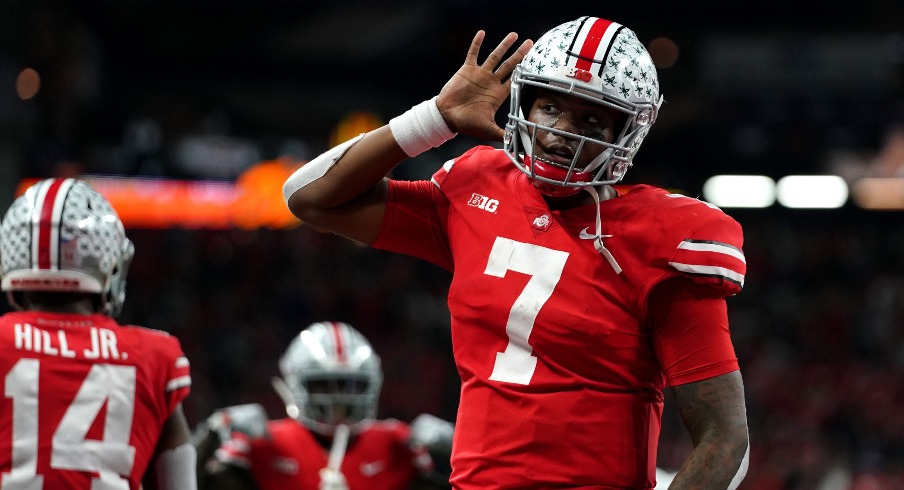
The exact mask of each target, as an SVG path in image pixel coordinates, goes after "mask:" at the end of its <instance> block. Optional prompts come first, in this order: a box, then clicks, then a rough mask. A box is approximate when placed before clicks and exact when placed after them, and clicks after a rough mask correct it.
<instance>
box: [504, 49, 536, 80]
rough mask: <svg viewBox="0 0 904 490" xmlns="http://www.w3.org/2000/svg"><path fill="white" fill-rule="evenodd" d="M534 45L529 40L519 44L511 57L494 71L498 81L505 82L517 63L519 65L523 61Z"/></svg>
mask: <svg viewBox="0 0 904 490" xmlns="http://www.w3.org/2000/svg"><path fill="white" fill-rule="evenodd" d="M533 45H534V43H533V41H531V40H530V39H527V40H525V41H524V42H523V43H521V46H519V47H518V49H517V50H516V51H515V52H514V53H513V54H512V55H511V56H509V58H508V59H507V60H505V62H503V63H502V64H501V65H499V68H497V69H496V75H497V76H498V77H499V79H500V80H507V79H508V77H509V75H511V74H512V72H513V71H515V67H516V66H517V65H518V63H521V60H523V59H524V56H526V55H527V53H528V52H529V51H530V48H531V47H533Z"/></svg>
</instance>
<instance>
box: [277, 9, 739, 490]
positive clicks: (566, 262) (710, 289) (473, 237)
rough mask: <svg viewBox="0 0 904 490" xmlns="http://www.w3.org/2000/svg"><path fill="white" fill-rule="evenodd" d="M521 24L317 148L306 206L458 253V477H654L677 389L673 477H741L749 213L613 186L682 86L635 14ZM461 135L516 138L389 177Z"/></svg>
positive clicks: (549, 483)
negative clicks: (537, 28)
mask: <svg viewBox="0 0 904 490" xmlns="http://www.w3.org/2000/svg"><path fill="white" fill-rule="evenodd" d="M517 37H518V36H517V34H515V33H510V34H508V35H507V36H506V37H505V38H504V39H503V40H502V41H501V42H500V43H499V44H498V45H497V47H496V48H495V49H493V50H492V51H491V52H490V53H489V55H488V56H487V57H486V59H485V60H484V61H482V62H480V61H479V60H478V55H479V50H480V48H481V45H482V43H483V41H484V38H485V33H484V32H483V31H478V32H477V34H476V35H475V37H474V39H473V41H472V43H471V47H470V49H469V50H468V53H467V55H466V57H465V62H464V64H463V65H462V66H461V68H459V70H458V71H457V72H456V73H455V74H454V75H453V76H452V78H451V79H450V80H449V81H448V82H447V83H446V85H445V86H444V87H443V88H442V90H440V92H439V94H438V95H437V96H436V97H434V98H432V99H430V100H427V101H425V102H423V103H421V104H418V105H415V106H414V107H413V108H412V109H411V110H409V111H408V112H406V113H404V114H402V115H401V116H398V117H395V118H393V119H392V120H390V122H389V124H388V125H386V126H383V127H381V128H378V129H376V130H374V131H371V132H368V133H366V134H363V135H360V136H358V137H356V138H353V139H351V140H349V141H348V142H346V143H343V144H341V145H338V146H336V147H334V148H332V149H330V150H328V151H327V152H325V153H323V154H322V155H320V156H318V157H316V158H314V159H313V160H311V161H310V162H309V163H308V164H306V165H305V166H304V167H302V168H301V169H299V170H298V171H296V172H295V173H294V174H293V175H292V176H291V177H290V178H289V179H288V180H287V181H286V183H285V185H284V187H283V193H284V197H285V199H286V201H287V204H288V206H289V207H290V209H291V210H292V211H293V213H294V214H295V215H296V216H298V217H299V218H300V219H301V220H302V221H303V222H306V223H309V224H310V225H312V226H313V227H316V228H319V229H323V230H327V231H331V232H334V233H337V234H341V235H344V236H346V237H348V238H351V239H353V240H355V241H357V242H362V243H366V244H370V245H371V246H373V247H376V248H379V249H386V250H391V251H395V252H400V253H405V254H409V255H413V256H416V257H420V258H422V259H425V260H428V261H430V262H433V263H434V264H437V265H439V266H441V267H444V268H446V269H448V270H450V271H452V273H453V276H452V283H451V285H450V289H449V298H448V305H449V310H450V312H451V316H452V318H451V325H452V339H453V346H454V348H453V349H454V357H455V362H456V364H457V367H458V371H459V373H460V375H461V380H462V387H461V398H460V405H459V408H458V417H457V421H456V427H455V443H454V445H453V453H452V483H453V485H454V486H455V487H456V488H459V489H481V490H483V489H488V488H537V489H540V488H601V489H602V488H631V489H652V488H654V487H655V485H656V482H655V479H656V476H655V475H656V451H657V442H658V437H659V432H660V426H661V416H662V410H663V393H662V390H663V389H665V388H666V387H671V389H672V390H673V392H674V394H675V400H676V402H677V403H676V405H677V408H678V410H679V411H680V414H681V417H682V419H683V421H684V424H685V425H686V427H687V429H688V431H689V432H690V436H691V440H692V442H693V445H694V449H693V452H692V453H691V454H690V455H689V458H688V459H687V461H686V462H685V463H684V465H683V467H682V468H681V470H680V471H679V472H678V474H677V475H676V476H675V479H674V481H673V482H672V485H671V488H673V489H677V488H690V486H692V485H698V486H695V487H694V488H710V489H715V488H723V489H724V488H728V489H734V488H736V487H737V486H738V485H739V483H740V482H741V480H742V479H743V477H744V475H745V474H746V469H747V460H748V434H747V417H746V409H745V402H744V392H743V384H742V379H741V374H740V371H739V367H738V360H737V358H736V356H735V353H734V348H733V345H732V343H731V338H730V335H729V328H728V314H727V306H726V297H729V296H732V295H734V294H737V293H738V292H740V290H741V288H742V286H743V284H744V274H745V272H746V263H745V259H744V255H743V252H742V248H741V247H742V241H743V237H742V229H741V227H740V225H739V224H738V223H737V222H736V221H735V220H734V219H732V218H731V217H729V216H728V215H726V214H725V213H724V212H722V211H721V210H719V209H717V208H716V207H714V206H711V205H709V204H707V203H705V202H701V201H699V200H697V199H693V198H690V197H685V196H683V195H677V194H673V193H669V192H668V191H666V190H663V189H660V188H656V187H652V186H648V185H633V186H620V187H619V188H616V187H615V184H617V183H619V182H620V181H621V180H622V178H623V177H624V176H625V173H626V172H627V171H628V169H629V168H630V167H631V166H632V165H633V161H634V157H635V155H636V153H637V151H638V149H639V147H640V145H641V143H642V141H643V140H644V138H645V137H646V136H647V133H648V132H649V130H650V128H651V126H652V125H653V123H654V122H655V121H656V118H657V115H658V112H659V109H660V107H661V104H662V100H663V99H662V97H661V96H660V90H659V83H658V79H657V74H656V69H655V67H654V65H653V62H652V60H651V58H650V55H649V54H648V52H647V50H646V48H645V47H644V45H643V44H642V43H641V42H640V40H639V39H638V38H637V36H636V35H635V33H634V32H633V31H632V30H631V29H629V28H627V27H626V26H623V25H621V24H619V23H617V22H612V21H609V20H606V19H602V18H596V17H581V18H578V19H576V20H573V21H569V22H566V23H564V24H561V25H559V26H556V27H555V28H553V29H551V30H549V31H548V32H546V33H545V34H543V35H542V36H541V37H540V38H539V39H538V40H537V42H536V43H532V42H531V41H530V40H527V41H524V42H523V43H521V44H520V45H519V47H517V48H515V49H514V51H513V52H512V53H511V54H509V55H507V54H506V53H507V52H509V50H510V49H511V48H512V47H513V46H514V44H515V42H516V40H517ZM506 98H508V99H509V100H510V104H509V113H508V122H507V124H506V126H505V128H504V129H503V128H500V127H498V126H497V124H496V122H495V119H494V118H495V114H496V112H497V110H498V109H499V108H500V106H501V105H502V103H503V101H504V100H506ZM457 133H464V134H467V135H469V136H472V137H476V138H481V139H484V140H493V141H499V142H501V143H502V145H501V146H502V148H497V147H493V146H476V147H474V148H472V149H470V150H469V151H467V152H465V153H464V154H462V155H461V156H459V157H457V158H454V159H452V160H450V161H448V162H446V163H445V164H444V165H443V166H442V168H440V169H439V170H437V171H436V173H435V174H434V175H433V178H432V179H431V180H429V181H398V180H393V179H390V178H385V177H384V176H386V175H388V174H389V173H390V171H391V170H392V169H393V168H394V167H395V166H396V165H397V164H398V163H400V162H402V161H403V160H405V159H406V158H410V157H414V156H416V155H419V154H421V153H422V152H424V151H427V150H429V149H430V148H434V147H437V146H439V145H441V144H443V143H444V142H445V141H448V140H449V139H451V138H453V137H454V136H455V135H456V134H457Z"/></svg>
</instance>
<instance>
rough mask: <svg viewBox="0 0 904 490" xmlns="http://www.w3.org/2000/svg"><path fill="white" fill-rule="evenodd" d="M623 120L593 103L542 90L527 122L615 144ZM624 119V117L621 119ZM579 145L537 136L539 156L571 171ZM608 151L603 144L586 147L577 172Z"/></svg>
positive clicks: (542, 134) (549, 135)
mask: <svg viewBox="0 0 904 490" xmlns="http://www.w3.org/2000/svg"><path fill="white" fill-rule="evenodd" d="M620 116H622V115H621V114H620V113H619V112H618V111H616V110H614V109H610V108H608V107H604V106H601V105H599V104H594V103H593V102H591V101H588V100H586V99H582V98H580V97H574V96H570V95H563V94H559V93H556V92H551V91H546V90H540V91H539V92H538V96H537V99H536V100H535V101H534V103H533V105H532V106H531V110H530V114H529V115H528V120H530V121H531V122H534V123H537V124H539V125H542V126H548V127H551V128H554V129H558V130H561V131H567V132H569V133H574V134H578V135H580V136H585V137H588V138H593V139H596V140H602V141H605V142H607V143H612V142H613V141H614V139H615V125H616V122H617V121H618V120H619V118H620ZM622 117H623V116H622ZM578 144H579V141H578V140H576V139H574V138H567V137H564V136H562V135H559V134H556V133H553V132H551V131H543V130H539V131H538V132H537V147H536V148H534V151H535V153H536V156H539V157H540V158H542V159H544V160H548V161H550V162H552V163H555V164H557V165H560V166H564V167H568V166H569V165H571V161H572V159H573V158H574V154H575V152H576V151H577V148H578ZM604 149H605V148H604V147H603V146H602V145H600V144H595V143H591V142H587V143H584V147H583V148H582V149H581V155H580V157H579V158H578V165H577V167H578V168H584V167H585V166H586V165H587V164H589V163H590V161H591V160H593V159H594V158H595V157H596V156H597V155H599V154H600V153H601V152H602V151H603V150H604Z"/></svg>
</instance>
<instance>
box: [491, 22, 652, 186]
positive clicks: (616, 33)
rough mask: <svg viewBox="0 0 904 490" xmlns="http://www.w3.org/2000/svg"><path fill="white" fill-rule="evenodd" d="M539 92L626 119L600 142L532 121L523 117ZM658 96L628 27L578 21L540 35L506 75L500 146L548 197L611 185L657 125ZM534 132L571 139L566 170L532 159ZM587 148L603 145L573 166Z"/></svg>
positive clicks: (643, 54) (644, 54)
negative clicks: (578, 100)
mask: <svg viewBox="0 0 904 490" xmlns="http://www.w3.org/2000/svg"><path fill="white" fill-rule="evenodd" d="M538 89H545V90H551V91H555V92H557V93H560V94H565V95H571V96H575V97H580V98H583V99H586V100H588V101H591V102H594V103H598V104H600V105H602V106H605V107H608V108H611V109H614V110H616V111H618V112H621V113H623V114H624V115H625V118H624V125H623V127H616V128H614V129H615V140H614V141H613V142H612V143H607V142H605V141H602V140H600V139H594V138H593V137H592V136H584V135H579V134H575V133H571V132H567V131H562V130H559V129H556V128H552V127H550V126H544V125H541V124H537V123H533V122H531V121H529V120H528V119H527V117H526V115H527V114H529V113H530V110H531V106H532V104H533V102H534V100H535V99H536V95H535V92H536V90H538ZM661 104H662V97H661V96H660V94H659V81H658V78H657V75H656V67H655V66H654V65H653V60H652V59H651V58H650V55H649V53H647V50H646V48H645V47H644V45H643V44H642V43H641V42H640V41H639V40H638V39H637V36H636V35H635V34H634V32H633V31H631V30H630V29H628V28H627V27H625V26H623V25H621V24H618V23H616V22H612V21H609V20H605V19H600V18H596V17H581V18H579V19H576V20H573V21H571V22H566V23H564V24H562V25H560V26H558V27H556V28H554V29H552V30H550V31H548V32H546V33H545V34H543V35H542V36H541V37H540V38H539V39H538V40H537V42H536V43H534V45H533V47H532V48H531V50H530V52H528V54H527V55H526V56H525V57H524V59H523V60H522V61H521V63H520V64H519V65H518V66H517V67H516V68H515V71H514V73H512V86H511V98H510V108H509V116H508V123H507V124H506V132H505V137H504V140H503V148H504V150H505V152H506V154H507V155H508V156H509V158H510V159H511V160H512V162H513V163H514V164H515V166H517V167H518V168H519V169H520V170H521V171H523V172H524V173H526V174H527V175H529V176H530V177H531V179H532V180H533V182H534V184H535V185H536V186H537V187H538V188H539V189H540V190H541V192H544V193H545V194H548V195H569V194H573V193H576V192H577V191H579V190H580V189H581V188H582V187H586V186H597V185H603V184H615V183H617V182H619V181H620V180H621V179H622V178H623V177H624V175H625V172H627V171H628V169H629V168H630V167H631V165H632V160H633V159H634V155H635V154H636V153H637V150H638V148H640V144H641V143H642V142H643V140H644V138H645V137H646V135H647V133H648V132H649V131H650V127H651V126H652V125H653V123H654V122H655V121H656V116H657V115H658V112H659V107H660V105H661ZM538 131H549V132H552V133H555V134H557V135H559V136H561V137H563V138H566V139H568V140H571V141H572V142H573V143H574V144H575V146H576V148H577V150H576V151H575V155H574V157H573V158H572V161H571V165H570V166H564V165H562V164H559V163H553V162H549V161H546V160H545V159H540V158H537V157H535V155H534V148H535V146H536V141H537V132H538ZM587 143H596V144H599V145H602V147H603V148H604V150H603V151H601V152H600V154H599V155H597V156H596V157H595V158H594V159H593V160H592V161H591V162H590V163H589V164H588V165H584V166H583V168H578V156H579V155H580V153H581V149H582V148H583V147H584V146H585V144H587Z"/></svg>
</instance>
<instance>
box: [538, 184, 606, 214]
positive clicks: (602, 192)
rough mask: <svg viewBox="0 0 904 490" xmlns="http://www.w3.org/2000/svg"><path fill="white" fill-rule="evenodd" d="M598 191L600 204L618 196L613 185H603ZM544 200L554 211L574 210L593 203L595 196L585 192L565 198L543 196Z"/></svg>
mask: <svg viewBox="0 0 904 490" xmlns="http://www.w3.org/2000/svg"><path fill="white" fill-rule="evenodd" d="M596 190H597V193H598V194H599V196H600V202H602V201H605V200H607V199H612V198H613V197H615V196H617V195H618V193H616V192H615V189H613V188H612V186H611V185H602V186H599V187H597V188H596ZM543 199H544V200H546V205H547V206H549V209H551V210H553V211H562V210H565V209H573V208H577V207H580V206H583V205H585V204H590V203H592V202H593V196H591V195H590V193H589V192H586V191H584V190H581V191H580V192H578V193H576V194H572V195H570V196H565V197H551V196H543Z"/></svg>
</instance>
